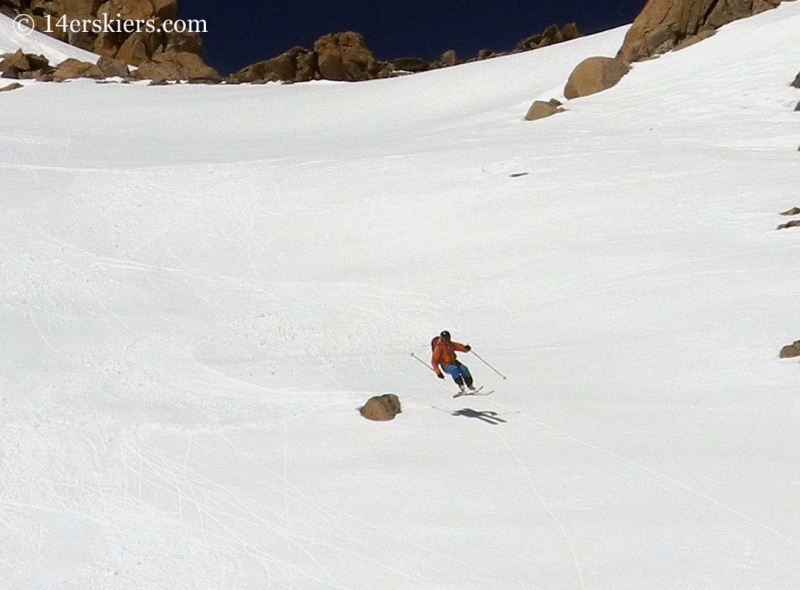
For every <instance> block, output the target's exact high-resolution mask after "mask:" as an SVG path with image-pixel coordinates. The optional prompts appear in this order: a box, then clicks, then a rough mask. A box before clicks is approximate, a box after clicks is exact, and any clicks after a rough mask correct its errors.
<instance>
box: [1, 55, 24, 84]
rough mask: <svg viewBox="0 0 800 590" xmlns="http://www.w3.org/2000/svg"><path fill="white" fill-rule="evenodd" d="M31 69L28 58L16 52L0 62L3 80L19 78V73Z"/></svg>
mask: <svg viewBox="0 0 800 590" xmlns="http://www.w3.org/2000/svg"><path fill="white" fill-rule="evenodd" d="M30 69H31V64H30V62H29V61H28V57H27V56H26V55H25V54H24V53H23V52H22V50H21V49H20V50H18V51H17V52H16V53H12V54H6V56H5V58H4V59H3V60H2V61H0V74H2V77H3V78H19V74H20V72H27V71H29V70H30Z"/></svg>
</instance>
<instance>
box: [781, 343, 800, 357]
mask: <svg viewBox="0 0 800 590" xmlns="http://www.w3.org/2000/svg"><path fill="white" fill-rule="evenodd" d="M780 356H781V358H782V359H790V358H795V357H798V356H800V340H796V341H795V342H794V343H793V344H789V345H788V346H784V347H783V348H782V349H781V355H780Z"/></svg>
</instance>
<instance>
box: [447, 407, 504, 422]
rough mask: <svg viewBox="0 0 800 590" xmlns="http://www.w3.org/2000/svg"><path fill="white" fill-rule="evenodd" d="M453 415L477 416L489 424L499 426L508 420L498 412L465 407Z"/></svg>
mask: <svg viewBox="0 0 800 590" xmlns="http://www.w3.org/2000/svg"><path fill="white" fill-rule="evenodd" d="M453 416H464V417H465V418H477V419H478V420H480V421H481V422H486V423H487V424H491V425H492V426H497V425H498V424H505V423H506V422H507V421H506V420H503V419H502V418H500V417H499V416H498V414H497V412H490V411H484V412H478V411H476V410H473V409H472V408H464V409H463V410H458V411H457V412H453Z"/></svg>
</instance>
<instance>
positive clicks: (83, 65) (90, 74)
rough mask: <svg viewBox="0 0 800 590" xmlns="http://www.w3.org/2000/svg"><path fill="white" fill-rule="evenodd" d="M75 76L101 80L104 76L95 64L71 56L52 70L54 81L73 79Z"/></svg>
mask: <svg viewBox="0 0 800 590" xmlns="http://www.w3.org/2000/svg"><path fill="white" fill-rule="evenodd" d="M75 78H91V79H93V80H101V79H103V78H105V76H104V75H103V72H102V71H101V70H100V68H99V67H97V66H96V65H95V64H92V63H87V62H84V61H80V60H77V59H73V58H70V59H67V60H65V61H63V62H62V63H61V64H59V66H58V67H57V68H56V69H55V71H54V72H53V81H54V82H64V81H65V80H74V79H75Z"/></svg>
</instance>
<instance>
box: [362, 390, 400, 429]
mask: <svg viewBox="0 0 800 590" xmlns="http://www.w3.org/2000/svg"><path fill="white" fill-rule="evenodd" d="M359 412H361V415H362V416H364V418H366V419H367V420H374V421H377V422H387V421H389V420H394V417H395V416H396V415H397V414H399V413H400V412H402V409H401V407H400V400H399V399H398V398H397V396H396V395H394V394H393V393H389V394H386V395H380V396H375V397H371V398H369V400H367V403H366V404H364V407H362V408H361V409H360V410H359Z"/></svg>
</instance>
